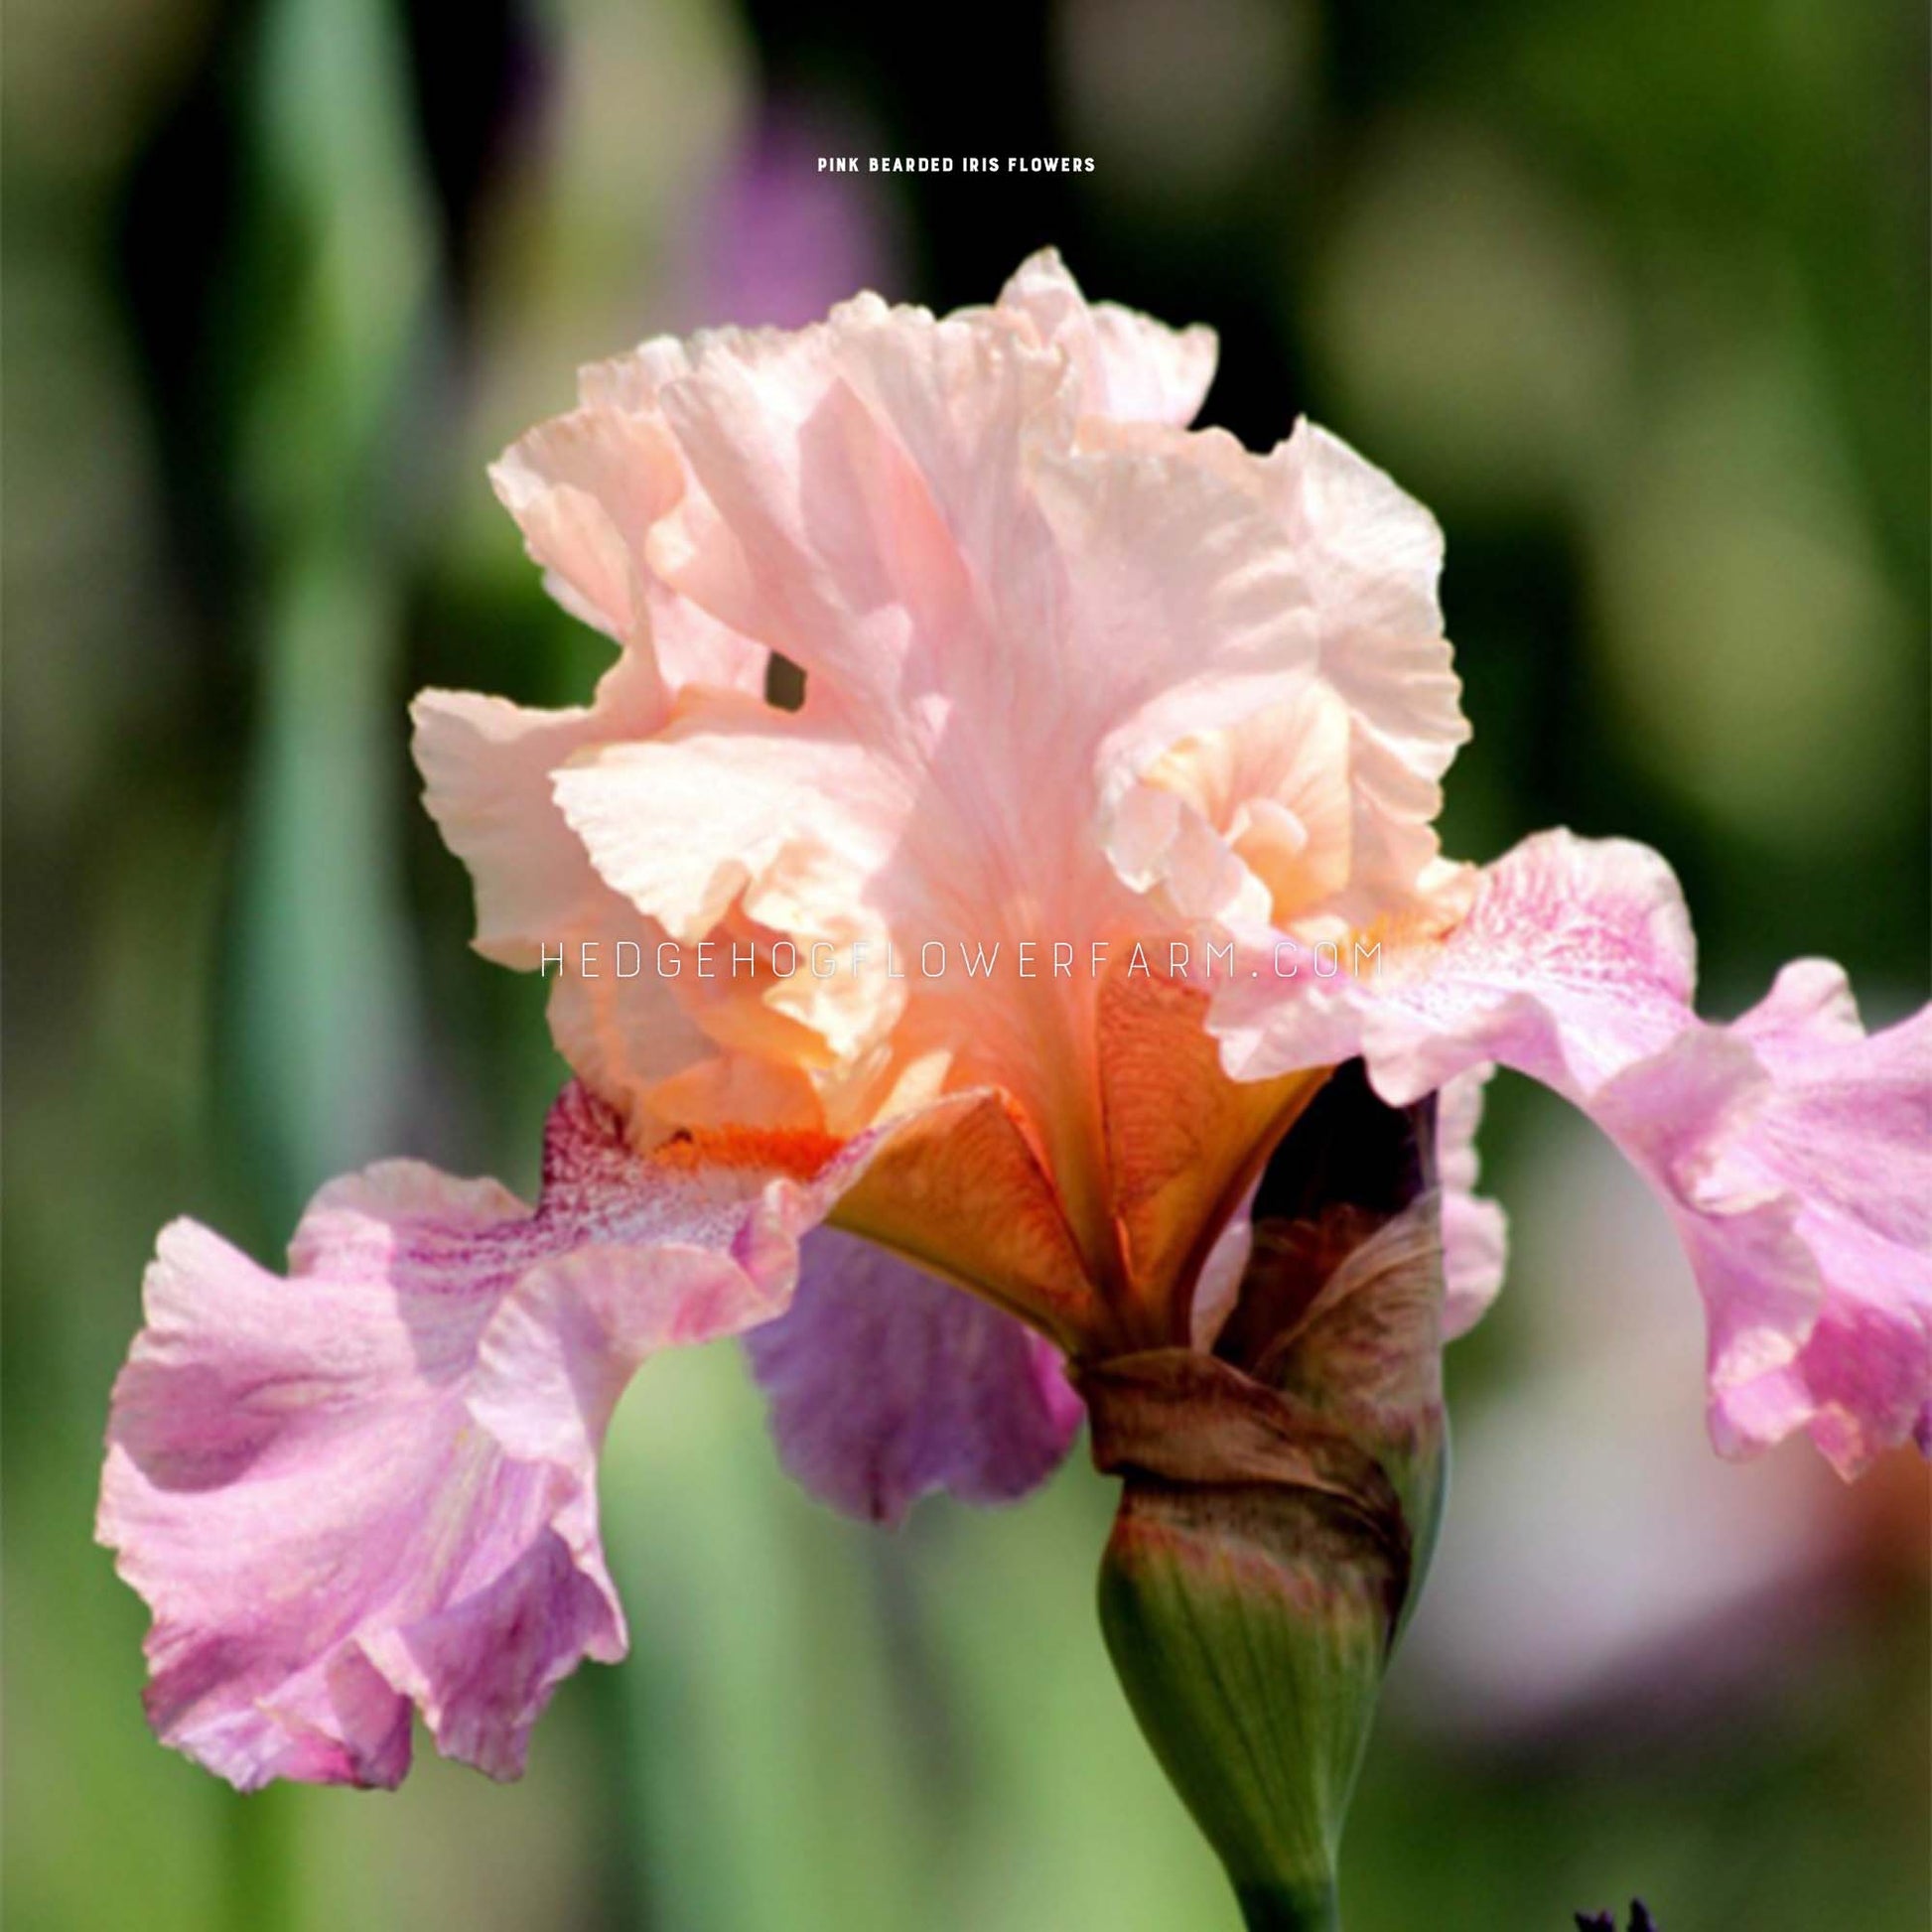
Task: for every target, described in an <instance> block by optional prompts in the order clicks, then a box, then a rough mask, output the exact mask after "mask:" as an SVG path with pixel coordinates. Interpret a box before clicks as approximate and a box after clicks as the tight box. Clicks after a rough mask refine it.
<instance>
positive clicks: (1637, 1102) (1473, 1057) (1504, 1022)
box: [1211, 832, 1932, 1471]
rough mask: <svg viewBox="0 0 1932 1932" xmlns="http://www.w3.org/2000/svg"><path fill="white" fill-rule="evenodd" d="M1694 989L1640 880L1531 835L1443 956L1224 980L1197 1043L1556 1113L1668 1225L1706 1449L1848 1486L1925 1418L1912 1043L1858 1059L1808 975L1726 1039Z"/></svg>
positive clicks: (1255, 1065)
mask: <svg viewBox="0 0 1932 1932" xmlns="http://www.w3.org/2000/svg"><path fill="white" fill-rule="evenodd" d="M1693 978H1694V969H1693V947H1692V941H1691V934H1690V925H1689V921H1688V918H1687V916H1686V914H1685V910H1684V904H1683V898H1682V895H1681V894H1680V893H1679V891H1678V889H1677V885H1676V881H1675V880H1674V879H1673V878H1672V877H1671V874H1670V870H1669V868H1668V867H1667V866H1666V865H1665V864H1664V862H1663V861H1662V860H1661V859H1659V858H1658V857H1657V856H1656V855H1655V854H1654V853H1650V852H1647V851H1646V850H1644V849H1643V848H1642V847H1638V846H1632V845H1628V844H1625V843H1622V842H1619V841H1614V840H1605V841H1599V842H1593V843H1592V842H1589V841H1585V840H1581V839H1577V838H1575V837H1573V836H1572V835H1570V834H1568V833H1562V832H1555V833H1543V834H1539V835H1538V836H1537V837H1535V838H1532V839H1529V840H1526V841H1525V842H1524V844H1522V845H1521V846H1519V847H1518V848H1517V849H1516V850H1515V851H1514V852H1512V853H1510V854H1509V855H1508V856H1506V857H1505V858H1503V859H1502V860H1500V861H1498V862H1497V864H1496V865H1494V866H1492V867H1490V868H1489V869H1488V870H1487V871H1486V872H1485V873H1484V875H1483V877H1482V882H1481V886H1480V889H1479V891H1478V893H1477V896H1476V898H1475V902H1474V905H1473V908H1472V909H1471V911H1470V913H1469V915H1468V917H1467V918H1466V919H1465V920H1464V921H1463V922H1462V923H1461V924H1460V925H1459V926H1457V927H1456V928H1455V929H1454V930H1453V931H1452V932H1450V933H1449V935H1448V936H1447V937H1446V938H1443V939H1440V940H1431V939H1423V940H1418V941H1412V942H1410V943H1407V944H1392V945H1391V946H1390V947H1389V949H1388V952H1387V957H1386V961H1385V962H1384V963H1383V964H1382V969H1381V971H1380V972H1379V974H1376V975H1373V976H1364V977H1361V978H1353V977H1347V978H1340V979H1337V980H1335V981H1332V982H1330V983H1329V984H1327V985H1326V986H1323V985H1320V984H1317V983H1311V982H1309V981H1306V980H1304V981H1301V982H1287V981H1274V980H1266V979H1260V978H1257V979H1254V980H1250V981H1246V982H1243V981H1240V980H1239V979H1237V980H1235V981H1233V982H1231V983H1230V984H1229V986H1228V987H1227V988H1226V989H1225V991H1224V993H1223V995H1222V998H1221V1000H1220V1002H1219V1011H1218V1013H1217V1014H1216V1016H1215V1018H1214V1020H1213V1021H1212V1022H1211V1025H1212V1026H1213V1028H1214V1030H1215V1031H1216V1032H1217V1033H1219V1034H1220V1035H1221V1036H1222V1038H1223V1041H1224V1051H1225V1053H1226V1055H1227V1058H1228V1063H1229V1065H1230V1070H1232V1071H1234V1072H1236V1073H1237V1074H1240V1075H1242V1076H1243V1077H1249V1078H1254V1077H1261V1076H1264V1075H1274V1074H1278V1073H1280V1072H1283V1071H1285V1070H1287V1069H1290V1068H1292V1067H1295V1066H1300V1065H1308V1064H1317V1063H1321V1062H1322V1061H1325V1060H1330V1059H1332V1058H1335V1057H1337V1056H1339V1055H1341V1054H1343V1053H1345V1052H1347V1051H1359V1052H1361V1053H1362V1054H1363V1055H1364V1056H1365V1057H1366V1059H1367V1061H1368V1064H1369V1067H1370V1070H1371V1074H1372V1077H1373V1079H1374V1082H1375V1085H1376V1088H1377V1090H1378V1091H1379V1092H1380V1093H1381V1094H1382V1095H1383V1097H1384V1098H1385V1099H1387V1100H1389V1101H1390V1102H1391V1103H1392V1104H1398V1105H1400V1104H1406V1103H1408V1102H1409V1101H1412V1100H1415V1099H1417V1098H1419V1097H1420V1096H1421V1095H1423V1094H1425V1093H1427V1092H1429V1091H1431V1090H1432V1089H1435V1088H1440V1087H1443V1086H1444V1085H1445V1084H1446V1083H1449V1082H1452V1081H1453V1080H1454V1079H1455V1077H1456V1076H1457V1075H1462V1074H1466V1073H1467V1072H1468V1071H1469V1070H1470V1069H1471V1068H1474V1067H1476V1066H1478V1065H1480V1064H1481V1063H1482V1062H1484V1061H1490V1060H1494V1061H1498V1062H1500V1063H1502V1064H1503V1065H1506V1066H1511V1067H1514V1068H1516V1069H1517V1070H1519V1071H1521V1072H1525V1073H1528V1074H1530V1075H1532V1076H1533V1077H1534V1078H1536V1079H1538V1080H1541V1081H1543V1082H1544V1084H1546V1085H1548V1086H1551V1087H1554V1088H1555V1089H1556V1090H1557V1091H1558V1092H1559V1093H1562V1094H1564V1095H1566V1096H1567V1097H1568V1098H1569V1099H1571V1100H1573V1101H1574V1102H1575V1103H1576V1104H1577V1105H1579V1106H1580V1107H1582V1108H1583V1109H1584V1110H1585V1111H1586V1112H1587V1113H1588V1114H1589V1115H1590V1116H1591V1118H1592V1119H1593V1120H1595V1121H1596V1123H1597V1124H1598V1125H1599V1126H1600V1127H1602V1128H1603V1129H1604V1131H1605V1132H1606V1133H1607V1134H1608V1135H1609V1136H1610V1138H1611V1139H1612V1140H1613V1141H1615V1142H1616V1144H1617V1145H1618V1147H1620V1148H1621V1149H1622V1150H1623V1152H1624V1153H1625V1154H1627V1155H1628V1156H1629V1157H1630V1159H1631V1160H1632V1161H1633V1162H1634V1163H1635V1164H1636V1165H1637V1167H1638V1168H1639V1169H1640V1170H1641V1171H1642V1172H1643V1173H1644V1174H1645V1175H1646V1177H1647V1178H1648V1179H1649V1180H1650V1181H1651V1182H1652V1184H1653V1185H1654V1186H1655V1187H1656V1188H1657V1190H1658V1192H1659V1194H1660V1195H1661V1196H1662V1197H1663V1199H1664V1202H1665V1204H1666V1205H1667V1206H1668V1207H1669V1209H1670V1211H1671V1214H1672V1216H1673V1218H1674V1220H1675V1221H1676V1223H1677V1227H1678V1231H1679V1234H1680V1236H1681V1238H1682V1239H1683V1241H1684V1244H1685V1248H1686V1250H1687V1252H1688V1253H1689V1255H1690V1257H1691V1261H1692V1263H1693V1266H1694V1268H1695V1270H1696V1273H1697V1278H1698V1282H1699V1286H1700V1288H1701V1290H1702V1292H1703V1296H1704V1300H1705V1305H1706V1311H1707V1315H1708V1320H1709V1326H1710V1362H1709V1372H1710V1384H1711V1403H1712V1429H1713V1434H1714V1437H1715V1439H1716V1440H1717V1442H1718V1444H1719V1447H1720V1448H1722V1449H1749V1448H1755V1447H1760V1446H1762V1445H1764V1444H1766V1443H1770V1442H1774V1441H1776V1440H1778V1439H1779V1438H1780V1437H1782V1436H1784V1435H1787V1434H1789V1433H1790V1432H1791V1431H1793V1430H1794V1429H1798V1428H1804V1429H1807V1430H1808V1431H1809V1432H1810V1433H1811V1435H1812V1436H1813V1438H1814V1440H1815V1441H1817V1443H1818V1444H1819V1446H1820V1447H1821V1449H1824V1450H1825V1452H1826V1453H1827V1454H1828V1455H1829V1456H1830V1457H1831V1458H1832V1459H1833V1461H1834V1462H1835V1463H1837V1464H1838V1465H1839V1466H1840V1467H1841V1468H1842V1469H1845V1470H1848V1471H1850V1470H1852V1469H1855V1468H1856V1467H1858V1466H1860V1465H1861V1464H1862V1463H1863V1461H1865V1460H1866V1459H1868V1457H1869V1455H1870V1454H1871V1453H1872V1452H1874V1451H1875V1449H1878V1448H1880V1447H1882V1446H1885V1445H1889V1444H1895V1443H1897V1442H1900V1441H1902V1440H1903V1439H1904V1438H1905V1436H1906V1435H1908V1434H1909V1433H1911V1431H1912V1430H1913V1429H1914V1428H1915V1426H1917V1425H1918V1423H1919V1421H1920V1418H1921V1417H1922V1416H1923V1414H1924V1412H1925V1405H1926V1402H1927V1400H1928V1396H1932V1360H1929V1358H1928V1350H1927V1341H1926V1336H1927V1331H1928V1326H1932V1322H1929V1321H1928V1304H1929V1303H1932V1287H1929V1286H1928V1275H1929V1273H1932V1264H1929V1263H1928V1246H1932V1243H1929V1242H1928V1228H1927V1207H1926V1203H1927V1201H1928V1199H1932V1132H1929V1131H1928V1126H1929V1123H1928V1112H1929V1111H1932V1063H1929V1059H1928V1044H1927V1042H1928V1022H1927V1020H1926V1018H1925V1016H1923V1015H1921V1016H1920V1017H1919V1018H1918V1019H1917V1020H1914V1021H1911V1022H1908V1023H1906V1024H1905V1025H1903V1026H1900V1027H1896V1028H1893V1029H1891V1030H1890V1031H1889V1032H1888V1033H1885V1034H1881V1035H1876V1036H1875V1037H1873V1038H1870V1039H1867V1038H1865V1037H1863V1035H1862V1034H1861V1033H1860V1032H1859V1031H1858V1028H1857V1017H1856V1012H1855V1011H1854V1010H1853V1009H1852V1008H1851V1006H1850V1003H1849V995H1848V994H1847V992H1846V990H1845V988H1844V986H1843V982H1842V976H1841V975H1838V974H1837V971H1836V969H1835V968H1828V967H1825V966H1822V965H1821V964H1819V963H1817V962H1807V963H1805V964H1803V965H1801V966H1800V967H1798V968H1795V969H1793V970H1792V972H1791V973H1789V974H1787V976H1786V977H1785V978H1783V979H1781V980H1780V982H1779V985H1778V987H1777V988H1776V989H1774V991H1773V993H1772V995H1771V996H1770V998H1769V999H1768V1000H1767V1001H1766V1002H1765V1003H1764V1005H1763V1006H1762V1007H1760V1008H1759V1009H1757V1010H1756V1012H1755V1013H1753V1014H1751V1015H1748V1016H1746V1018H1745V1019H1744V1020H1743V1021H1741V1022H1739V1023H1737V1024H1736V1025H1735V1026H1733V1027H1729V1028H1725V1027H1715V1026H1708V1025H1706V1024H1705V1023H1703V1022H1701V1021H1700V1020H1698V1018H1697V1016H1696V1014H1695V1013H1694V1011H1693V1010H1692V1006H1691V995H1692V986H1693Z"/></svg>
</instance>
